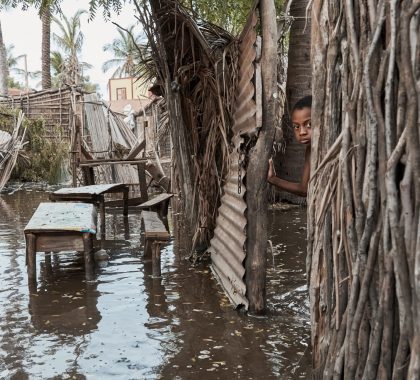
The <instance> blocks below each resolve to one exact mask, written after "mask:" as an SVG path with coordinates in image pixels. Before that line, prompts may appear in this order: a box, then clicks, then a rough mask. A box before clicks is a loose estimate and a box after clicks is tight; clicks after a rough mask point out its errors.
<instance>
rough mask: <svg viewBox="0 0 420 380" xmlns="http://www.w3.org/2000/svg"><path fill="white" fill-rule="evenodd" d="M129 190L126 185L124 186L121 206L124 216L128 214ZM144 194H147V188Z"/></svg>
mask: <svg viewBox="0 0 420 380" xmlns="http://www.w3.org/2000/svg"><path fill="white" fill-rule="evenodd" d="M129 191H130V190H129V188H128V186H126V187H125V188H124V189H123V207H124V209H123V215H124V216H127V215H128V192H129ZM146 194H147V189H146Z"/></svg>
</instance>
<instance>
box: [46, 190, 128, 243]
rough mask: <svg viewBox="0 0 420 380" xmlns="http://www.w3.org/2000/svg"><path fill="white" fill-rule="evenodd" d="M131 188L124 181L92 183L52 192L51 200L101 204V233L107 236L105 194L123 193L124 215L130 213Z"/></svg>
mask: <svg viewBox="0 0 420 380" xmlns="http://www.w3.org/2000/svg"><path fill="white" fill-rule="evenodd" d="M128 192H129V188H128V186H127V185H125V184H123V183H115V184H102V185H90V186H81V187H67V188H62V189H59V190H57V191H54V193H52V194H50V200H51V201H54V202H55V201H58V202H61V201H70V202H87V203H94V204H96V205H97V206H99V210H100V218H101V235H102V236H103V237H104V236H105V194H115V193H122V195H123V197H122V201H121V200H120V201H119V202H118V203H119V204H121V203H122V205H123V215H124V216H127V215H128Z"/></svg>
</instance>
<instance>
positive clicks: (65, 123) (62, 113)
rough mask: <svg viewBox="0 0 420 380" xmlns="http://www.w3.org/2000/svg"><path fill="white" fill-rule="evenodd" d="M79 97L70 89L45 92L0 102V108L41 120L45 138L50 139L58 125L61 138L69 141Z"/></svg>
mask: <svg viewBox="0 0 420 380" xmlns="http://www.w3.org/2000/svg"><path fill="white" fill-rule="evenodd" d="M79 95H80V94H79V93H78V92H77V91H74V90H72V89H71V88H65V89H54V90H46V91H40V92H34V93H31V94H27V95H22V96H19V97H17V96H14V97H10V98H8V99H6V100H1V101H0V106H8V107H13V108H19V109H21V110H22V111H23V112H24V114H25V116H26V117H28V118H29V119H33V120H37V119H43V120H44V122H45V127H46V129H47V137H52V136H53V133H54V132H53V128H54V127H55V126H57V125H59V126H61V127H62V128H63V137H64V138H65V139H68V140H69V139H70V133H71V126H72V123H73V116H74V104H75V101H76V98H77V97H78V96H79Z"/></svg>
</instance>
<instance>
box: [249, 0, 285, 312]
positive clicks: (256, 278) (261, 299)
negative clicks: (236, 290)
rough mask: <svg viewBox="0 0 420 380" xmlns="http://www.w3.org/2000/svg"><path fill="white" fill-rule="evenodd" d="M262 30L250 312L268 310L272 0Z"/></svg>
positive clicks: (252, 176) (264, 4) (265, 6)
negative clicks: (266, 284) (260, 101)
mask: <svg viewBox="0 0 420 380" xmlns="http://www.w3.org/2000/svg"><path fill="white" fill-rule="evenodd" d="M260 14H261V27H262V37H263V39H262V41H263V42H262V56H261V67H263V68H264V69H263V70H262V87H263V94H262V107H263V109H262V120H263V122H262V127H261V129H260V132H259V135H258V140H257V143H256V144H255V146H254V147H253V148H252V149H251V152H250V157H249V165H248V169H247V186H246V187H247V189H246V201H247V206H248V226H247V232H248V241H247V256H246V262H245V269H246V273H245V280H246V287H247V297H248V300H249V310H250V312H252V313H256V314H260V313H263V312H264V310H265V281H266V256H267V252H266V250H267V208H268V203H267V191H266V190H267V171H268V159H269V156H270V153H271V148H272V145H273V140H274V131H275V123H276V117H275V115H276V112H275V109H276V97H275V96H276V93H277V32H276V31H277V27H276V9H275V7H274V2H273V0H261V1H260Z"/></svg>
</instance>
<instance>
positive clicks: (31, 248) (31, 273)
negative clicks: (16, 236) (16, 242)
mask: <svg viewBox="0 0 420 380" xmlns="http://www.w3.org/2000/svg"><path fill="white" fill-rule="evenodd" d="M25 238H26V264H27V266H28V268H27V271H28V280H29V282H31V281H35V282H36V236H35V234H25Z"/></svg>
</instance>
